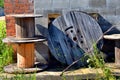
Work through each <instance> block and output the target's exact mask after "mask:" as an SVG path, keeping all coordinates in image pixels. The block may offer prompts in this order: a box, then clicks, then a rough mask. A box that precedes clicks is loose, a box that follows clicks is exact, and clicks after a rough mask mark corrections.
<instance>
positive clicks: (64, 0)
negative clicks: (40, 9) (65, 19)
mask: <svg viewBox="0 0 120 80" xmlns="http://www.w3.org/2000/svg"><path fill="white" fill-rule="evenodd" d="M52 7H53V8H54V9H58V8H69V0H53V2H52Z"/></svg>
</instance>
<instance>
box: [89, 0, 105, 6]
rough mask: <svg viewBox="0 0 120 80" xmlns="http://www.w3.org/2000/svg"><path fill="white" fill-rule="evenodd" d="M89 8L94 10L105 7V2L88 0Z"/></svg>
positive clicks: (103, 0)
mask: <svg viewBox="0 0 120 80" xmlns="http://www.w3.org/2000/svg"><path fill="white" fill-rule="evenodd" d="M89 7H95V8H99V7H100V8H103V7H106V0H89Z"/></svg>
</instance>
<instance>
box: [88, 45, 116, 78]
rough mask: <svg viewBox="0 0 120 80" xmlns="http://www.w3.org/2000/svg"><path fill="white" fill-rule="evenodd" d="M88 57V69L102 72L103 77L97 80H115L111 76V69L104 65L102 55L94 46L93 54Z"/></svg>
mask: <svg viewBox="0 0 120 80" xmlns="http://www.w3.org/2000/svg"><path fill="white" fill-rule="evenodd" d="M88 56H89V58H88V60H87V62H88V64H89V65H88V67H90V68H100V69H101V70H102V71H103V77H102V78H98V79H97V80H116V78H115V76H113V75H112V73H111V69H110V68H109V67H107V66H106V65H105V61H104V58H103V53H102V52H100V51H99V50H98V49H97V47H96V45H95V44H94V51H93V54H92V55H88Z"/></svg>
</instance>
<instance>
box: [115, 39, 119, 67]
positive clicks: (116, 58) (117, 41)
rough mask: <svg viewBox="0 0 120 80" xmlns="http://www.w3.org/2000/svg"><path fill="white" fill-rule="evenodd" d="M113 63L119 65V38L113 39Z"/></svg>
mask: <svg viewBox="0 0 120 80" xmlns="http://www.w3.org/2000/svg"><path fill="white" fill-rule="evenodd" d="M115 63H116V65H119V66H120V40H116V41H115Z"/></svg>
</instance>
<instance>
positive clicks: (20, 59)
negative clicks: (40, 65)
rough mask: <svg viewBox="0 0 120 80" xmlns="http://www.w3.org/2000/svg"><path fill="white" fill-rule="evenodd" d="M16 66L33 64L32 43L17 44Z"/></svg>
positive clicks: (26, 66)
mask: <svg viewBox="0 0 120 80" xmlns="http://www.w3.org/2000/svg"><path fill="white" fill-rule="evenodd" d="M17 48H18V52H17V53H18V54H17V66H18V67H19V68H31V67H33V65H34V43H29V44H18V47H17Z"/></svg>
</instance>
